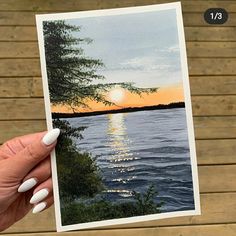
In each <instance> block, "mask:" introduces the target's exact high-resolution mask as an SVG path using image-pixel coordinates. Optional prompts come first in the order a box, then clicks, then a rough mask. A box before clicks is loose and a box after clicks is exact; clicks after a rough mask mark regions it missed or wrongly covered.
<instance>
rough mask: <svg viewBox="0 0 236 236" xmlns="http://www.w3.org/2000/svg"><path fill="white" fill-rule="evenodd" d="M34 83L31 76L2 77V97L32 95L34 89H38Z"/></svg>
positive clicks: (0, 79)
mask: <svg viewBox="0 0 236 236" xmlns="http://www.w3.org/2000/svg"><path fill="white" fill-rule="evenodd" d="M33 83H34V79H33V78H31V77H25V78H24V77H22V78H17V77H16V78H0V97H3V98H6V97H31V95H32V94H33V93H35V92H33V91H32V90H36V91H37V89H35V87H34V88H33ZM34 86H35V85H34Z"/></svg>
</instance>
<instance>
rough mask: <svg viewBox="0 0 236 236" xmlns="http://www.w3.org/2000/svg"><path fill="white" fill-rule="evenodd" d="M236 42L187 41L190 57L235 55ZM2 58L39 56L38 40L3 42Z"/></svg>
mask: <svg viewBox="0 0 236 236" xmlns="http://www.w3.org/2000/svg"><path fill="white" fill-rule="evenodd" d="M235 55H236V42H187V56H188V57H200V58H202V57H220V58H222V57H235ZM0 58H39V49H38V44H37V42H1V44H0Z"/></svg>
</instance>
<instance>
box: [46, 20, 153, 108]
mask: <svg viewBox="0 0 236 236" xmlns="http://www.w3.org/2000/svg"><path fill="white" fill-rule="evenodd" d="M80 30H81V27H79V26H74V25H70V24H67V23H66V22H65V21H62V20H60V21H45V22H44V23H43V33H44V46H45V55H46V65H47V76H48V84H49V92H50V99H51V102H52V104H54V105H58V104H61V105H69V106H70V107H71V108H72V109H73V111H75V110H77V109H79V107H86V108H88V105H87V104H86V101H88V100H93V101H96V102H102V103H104V104H105V105H114V103H112V102H110V101H108V100H107V99H106V98H105V96H104V94H105V93H106V92H108V91H109V90H110V89H111V88H112V87H115V86H120V87H122V88H124V89H127V90H129V91H130V92H131V93H136V94H139V95H140V96H141V94H142V93H143V92H145V93H150V92H155V91H157V88H137V87H135V86H134V84H133V83H101V81H102V80H104V79H105V77H104V76H103V75H99V74H97V73H96V71H97V69H99V68H101V67H104V64H103V62H102V61H101V60H99V59H93V58H90V57H87V56H86V55H84V50H83V48H82V46H83V45H84V44H90V43H92V39H90V38H78V37H75V34H74V33H78V32H80Z"/></svg>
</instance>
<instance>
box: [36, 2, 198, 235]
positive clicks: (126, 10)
mask: <svg viewBox="0 0 236 236" xmlns="http://www.w3.org/2000/svg"><path fill="white" fill-rule="evenodd" d="M170 9H175V10H176V18H177V26H178V38H179V47H180V56H181V68H182V76H183V84H184V96H185V107H186V116H187V126H188V138H189V146H190V157H191V167H192V179H193V191H194V204H195V210H187V211H176V212H170V213H160V214H152V215H145V216H135V217H129V218H121V219H112V220H103V221H96V222H89V223H81V224H74V225H67V226H62V224H61V211H60V199H59V186H58V177H57V166H56V156H55V152H52V154H51V166H52V179H53V189H54V201H55V215H56V227H57V231H58V232H63V231H68V230H78V229H87V228H97V227H102V226H110V225H121V224H128V223H135V222H144V221H150V220H157V219H165V218H170V217H179V216H190V215H191V216H192V215H200V214H201V210H200V198H199V184H198V171H197V160H196V150H195V138H194V129H193V119H192V108H191V96H190V87H189V79H188V78H189V76H188V66H187V56H186V45H185V37H184V28H183V19H182V10H181V3H180V2H175V3H167V4H158V5H149V6H141V7H127V8H118V9H109V10H95V11H83V12H71V13H57V14H43V15H36V25H37V33H38V42H39V51H40V63H41V71H42V78H43V91H44V100H45V110H46V118H47V128H48V130H51V129H52V128H53V127H52V114H51V106H50V98H49V89H48V80H47V71H46V60H45V51H44V38H43V21H47V20H66V19H78V18H84V17H95V16H108V15H121V14H131V13H139V12H152V11H157V10H158V11H161V10H170Z"/></svg>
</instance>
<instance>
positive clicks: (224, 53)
mask: <svg viewBox="0 0 236 236" xmlns="http://www.w3.org/2000/svg"><path fill="white" fill-rule="evenodd" d="M235 55H236V42H187V56H188V57H215V58H216V57H235Z"/></svg>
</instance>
